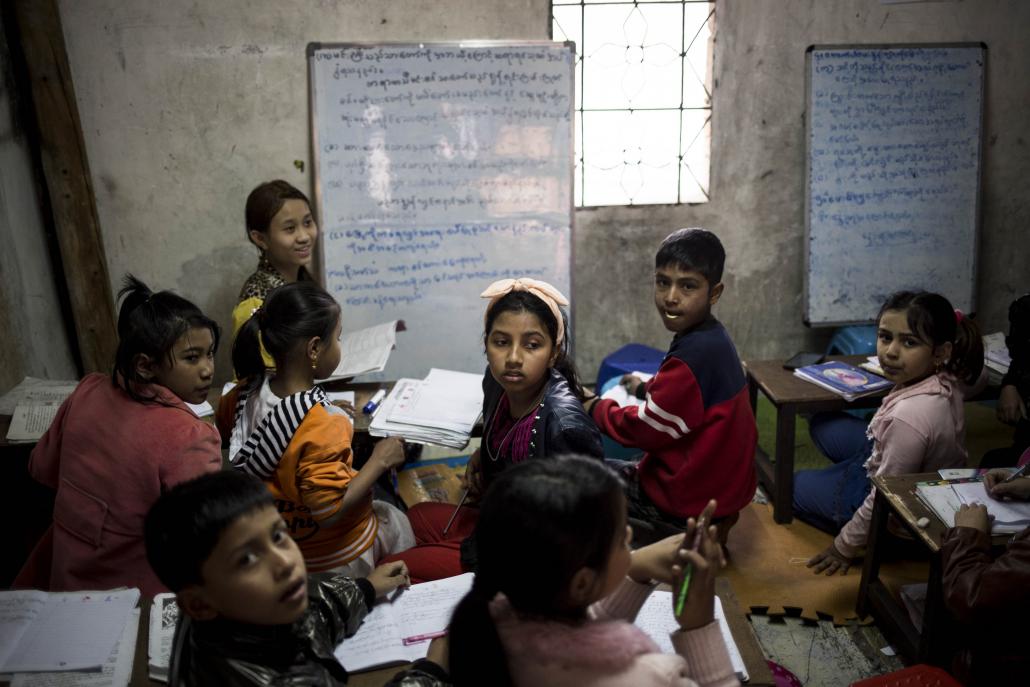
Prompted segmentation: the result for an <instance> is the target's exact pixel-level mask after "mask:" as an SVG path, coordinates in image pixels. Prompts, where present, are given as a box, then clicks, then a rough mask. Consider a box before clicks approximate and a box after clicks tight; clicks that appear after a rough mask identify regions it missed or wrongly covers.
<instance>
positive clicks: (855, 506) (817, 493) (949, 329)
mask: <svg viewBox="0 0 1030 687" xmlns="http://www.w3.org/2000/svg"><path fill="white" fill-rule="evenodd" d="M876 319H877V332H876V336H877V342H876V354H877V356H878V357H879V359H880V367H881V368H883V372H884V376H885V377H887V379H889V380H891V381H892V382H894V388H893V389H891V391H890V393H888V394H887V395H886V396H885V397H884V399H883V402H882V403H881V404H880V408H879V410H877V411H876V414H875V415H874V416H873V419H872V421H870V423H869V428H868V430H866V437H867V439H866V441H865V442H862V443H864V444H865V448H864V450H860V451H857V452H855V453H854V455H852V456H851V457H848V458H843V459H841V457H838V459H837V460H835V462H836V465H833V466H832V467H829V468H825V469H824V470H811V471H804V472H799V473H798V474H797V475H796V476H795V483H794V514H795V515H797V516H798V517H799V518H800V519H802V520H805V521H806V522H809V523H810V524H813V525H815V526H816V527H820V528H821V529H825V530H827V531H829V532H830V533H831V534H836V535H837V536H836V538H835V539H834V540H833V543H832V544H830V546H828V547H827V548H826V550H825V551H822V552H821V553H819V554H817V555H815V556H813V557H812V559H811V560H809V561H808V567H810V568H812V569H813V570H814V572H815V573H816V574H819V573H826V574H827V575H832V574H834V573H836V572H840V573H841V574H843V573H845V572H847V570H848V568H849V567H850V566H851V561H852V559H854V558H855V557H856V556H857V555H858V554H859V552H860V551H861V549H862V548H863V547H865V543H866V537H867V536H868V534H869V522H870V519H871V517H872V511H873V496H874V494H873V493H872V491H871V484H872V483H871V482H870V478H871V477H873V476H874V475H905V474H911V473H916V472H936V471H937V470H939V469H941V468H964V467H966V461H967V459H968V454H967V452H966V446H965V443H966V431H965V411H964V409H963V403H964V401H965V397H966V396H967V395H969V394H970V393H971V392H972V391H975V388H972V389H971V386H972V387H977V386H979V385H980V384H981V381H982V380H981V377H982V375H981V373H982V371H983V358H984V353H983V340H982V338H981V336H980V330H979V328H978V327H977V326H976V323H975V322H973V321H972V320H970V319H968V318H966V317H964V316H963V315H962V313H961V312H959V311H957V310H955V309H953V308H952V307H951V303H949V302H948V300H947V299H946V298H944V296H941V295H939V294H936V293H928V292H926V291H900V292H898V293H895V294H893V295H891V296H890V297H889V298H888V299H887V302H886V303H884V304H883V307H882V308H880V314H879V316H878V317H877V318H876ZM831 460H834V458H833V456H831Z"/></svg>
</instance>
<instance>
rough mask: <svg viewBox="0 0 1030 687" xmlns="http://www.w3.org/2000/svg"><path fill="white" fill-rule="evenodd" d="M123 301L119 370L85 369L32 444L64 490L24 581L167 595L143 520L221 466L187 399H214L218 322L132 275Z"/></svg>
mask: <svg viewBox="0 0 1030 687" xmlns="http://www.w3.org/2000/svg"><path fill="white" fill-rule="evenodd" d="M118 297H119V298H120V299H121V306H120V308H119V311H118V350H117V352H116V353H115V360H114V370H113V372H112V373H111V375H110V376H108V375H106V374H100V373H93V374H89V375H86V376H85V377H84V378H83V379H82V381H80V382H79V384H78V386H77V387H76V388H75V391H74V392H73V393H72V395H71V396H69V397H68V399H67V400H65V402H64V403H63V404H62V405H61V407H60V409H59V410H58V411H57V416H56V417H55V418H54V421H53V422H52V423H51V425H50V428H49V429H48V430H47V432H46V434H44V435H43V438H42V439H40V441H39V443H38V444H37V445H36V447H35V449H33V451H32V457H31V458H30V460H29V472H30V473H31V474H32V476H33V477H34V478H35V479H36V480H37V481H39V482H42V483H43V484H45V485H47V486H48V487H51V488H52V489H56V491H57V494H56V497H55V501H54V524H53V525H52V526H51V528H50V529H49V530H48V531H47V532H46V534H45V535H44V536H43V539H42V540H41V541H40V542H39V544H38V545H37V546H36V548H35V550H34V551H33V552H32V555H31V556H30V557H29V560H28V562H27V563H26V564H25V567H24V568H23V569H22V571H21V573H20V574H19V575H18V579H16V580H15V586H17V587H35V588H37V589H49V590H53V591H75V590H81V589H110V588H113V587H139V588H140V590H141V591H142V593H143V594H144V595H145V596H153V595H154V594H157V593H159V592H165V591H168V590H167V589H166V588H165V587H164V585H162V584H161V582H160V580H158V578H157V576H156V575H155V574H154V572H153V571H152V570H151V569H150V566H149V565H148V564H147V558H146V553H145V551H144V546H143V517H144V516H145V515H146V513H147V511H148V510H149V509H150V506H152V505H153V504H154V502H155V501H157V499H158V497H159V496H160V495H161V494H162V493H164V492H165V491H167V490H168V489H170V488H171V487H172V486H174V485H176V484H178V483H179V482H184V481H186V480H189V479H193V478H194V477H198V476H199V475H201V474H204V473H206V472H214V471H217V470H218V469H219V468H221V466H222V452H221V449H220V446H219V444H220V442H219V440H218V432H217V431H216V430H215V428H214V427H212V426H211V425H209V424H208V423H206V422H204V421H203V420H201V419H200V418H198V417H197V415H196V414H195V413H194V412H193V411H192V410H191V409H190V408H189V406H188V405H187V404H190V403H194V404H199V403H203V402H204V401H206V400H207V395H208V391H209V390H210V388H211V382H212V379H213V376H214V372H215V357H214V356H215V351H216V349H217V348H218V334H219V332H218V325H217V324H215V322H214V321H213V320H211V319H210V318H209V317H207V316H206V315H204V313H202V312H201V311H200V309H199V308H197V306H195V305H194V304H193V303H191V302H189V301H188V300H186V299H185V298H182V297H180V296H177V295H175V294H174V293H172V292H171V291H158V292H157V293H154V292H153V291H151V290H150V288H148V287H147V285H146V284H144V283H143V282H141V281H140V280H139V279H136V278H135V277H133V276H132V275H127V276H126V277H125V285H124V286H123V288H122V289H121V291H119V292H118Z"/></svg>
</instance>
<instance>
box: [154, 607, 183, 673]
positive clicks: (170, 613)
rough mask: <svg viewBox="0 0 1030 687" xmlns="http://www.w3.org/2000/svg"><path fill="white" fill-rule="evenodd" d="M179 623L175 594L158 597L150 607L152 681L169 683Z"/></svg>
mask: <svg viewBox="0 0 1030 687" xmlns="http://www.w3.org/2000/svg"><path fill="white" fill-rule="evenodd" d="M178 621H179V604H177V603H176V602H175V594H172V593H171V592H166V593H164V594H158V595H156V596H155V597H154V603H153V604H152V605H151V606H150V634H149V635H148V636H147V670H148V673H149V675H150V679H151V680H159V681H161V682H168V670H169V667H170V666H171V660H172V642H174V641H175V624H176V623H177V622H178Z"/></svg>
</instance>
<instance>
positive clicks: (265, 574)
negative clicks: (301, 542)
mask: <svg viewBox="0 0 1030 687" xmlns="http://www.w3.org/2000/svg"><path fill="white" fill-rule="evenodd" d="M201 577H202V579H203V580H204V582H203V584H201V585H200V586H193V587H188V588H187V589H185V590H183V591H182V592H180V595H179V596H180V605H181V606H183V608H184V609H185V610H186V612H187V613H189V614H190V615H191V616H192V617H194V618H195V619H197V620H211V619H214V618H216V617H222V618H225V619H228V620H235V621H237V622H244V623H251V624H254V625H285V624H289V623H292V622H294V621H295V620H297V619H298V618H300V617H301V615H303V613H304V611H305V610H307V607H308V595H307V568H306V567H305V566H304V557H303V555H302V554H301V552H300V549H299V548H297V544H296V542H294V541H293V538H292V537H291V536H290V533H289V532H288V531H287V529H286V523H285V522H284V521H283V519H282V517H281V516H280V515H279V512H278V511H277V510H276V509H275V507H274V506H271V505H269V506H265V507H262V508H259V509H257V510H255V511H252V512H250V513H247V514H245V515H242V516H240V517H239V518H237V519H236V521H235V522H233V523H232V524H231V525H230V526H229V527H227V528H226V529H225V531H224V532H223V533H222V536H221V537H220V538H219V539H218V543H217V544H216V545H215V548H214V549H213V550H212V551H211V555H210V556H208V558H207V560H206V561H204V564H203V565H202V566H201Z"/></svg>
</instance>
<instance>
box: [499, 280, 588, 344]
mask: <svg viewBox="0 0 1030 687" xmlns="http://www.w3.org/2000/svg"><path fill="white" fill-rule="evenodd" d="M512 291H528V292H529V293H531V294H533V295H534V296H536V297H537V298H539V299H540V300H542V301H543V302H544V304H545V305H546V306H547V307H548V309H550V311H551V314H552V315H554V319H555V321H556V322H557V323H558V336H557V340H556V341H555V342H554V345H555V347H558V346H561V344H562V341H564V340H565V321H564V320H563V319H562V316H561V310H559V309H558V306H560V305H568V304H569V301H568V299H566V298H565V296H563V295H562V293H561V291H559V290H558V289H556V288H554V287H553V286H551V285H550V284H548V283H547V282H545V281H539V280H537V279H530V278H528V277H523V278H522V279H500V280H498V281H495V282H494V283H493V284H491V285H490V286H488V287H486V291H484V292H483V293H481V294H479V297H480V298H489V299H490V303H489V304H487V306H486V313H485V314H484V315H483V326H484V327H485V326H486V317H487V315H489V314H490V309H491V308H492V307H494V303H496V302H497V301H499V300H501V299H502V298H504V297H505V296H507V295H508V294H509V293H511V292H512ZM488 333H489V332H488Z"/></svg>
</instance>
